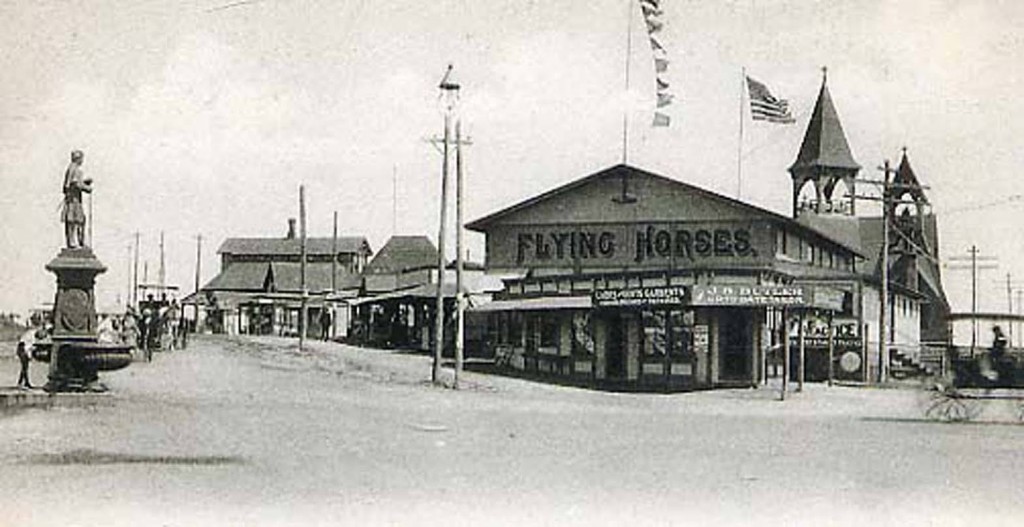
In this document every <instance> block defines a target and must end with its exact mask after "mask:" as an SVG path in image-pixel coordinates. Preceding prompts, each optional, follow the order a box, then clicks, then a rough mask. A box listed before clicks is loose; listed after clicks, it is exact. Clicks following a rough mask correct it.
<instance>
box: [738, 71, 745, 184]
mask: <svg viewBox="0 0 1024 527" xmlns="http://www.w3.org/2000/svg"><path fill="white" fill-rule="evenodd" d="M746 84H747V68H746V67H745V66H744V67H742V68H740V137H739V141H738V143H737V145H736V199H742V197H743V117H744V115H743V92H744V91H745V90H746V89H747V86H746Z"/></svg>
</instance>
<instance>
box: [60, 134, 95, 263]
mask: <svg viewBox="0 0 1024 527" xmlns="http://www.w3.org/2000/svg"><path fill="white" fill-rule="evenodd" d="M84 162H85V154H84V153H83V152H82V151H81V150H72V151H71V163H70V164H68V168H67V170H65V171H64V210H63V212H62V213H61V220H62V221H63V222H64V239H65V242H66V246H67V248H69V249H78V248H80V247H85V222H86V217H85V209H84V208H83V207H82V193H83V192H88V193H91V192H92V180H91V179H87V178H86V177H85V173H84V172H82V163H84ZM89 243H92V240H89Z"/></svg>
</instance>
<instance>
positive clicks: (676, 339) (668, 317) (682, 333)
mask: <svg viewBox="0 0 1024 527" xmlns="http://www.w3.org/2000/svg"><path fill="white" fill-rule="evenodd" d="M641 323H642V327H643V346H642V350H643V354H644V356H645V357H664V356H665V353H666V352H667V353H670V354H671V355H672V356H675V357H681V356H684V355H687V354H689V353H690V350H691V348H692V347H693V324H694V313H693V310H679V309H675V310H669V311H661V310H659V311H644V312H643V314H642V317H641Z"/></svg>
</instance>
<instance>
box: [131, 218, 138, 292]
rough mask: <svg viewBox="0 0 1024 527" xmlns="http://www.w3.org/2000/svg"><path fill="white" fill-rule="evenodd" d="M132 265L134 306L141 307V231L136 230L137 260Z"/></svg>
mask: <svg viewBox="0 0 1024 527" xmlns="http://www.w3.org/2000/svg"><path fill="white" fill-rule="evenodd" d="M132 265H133V266H132V285H133V287H132V296H131V298H132V306H133V307H139V231H135V262H134V264H132Z"/></svg>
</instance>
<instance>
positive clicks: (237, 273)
mask: <svg viewBox="0 0 1024 527" xmlns="http://www.w3.org/2000/svg"><path fill="white" fill-rule="evenodd" d="M269 265H270V264H268V263H267V262H236V263H233V264H231V265H229V266H228V267H227V269H224V270H223V271H221V272H220V273H219V274H218V275H217V276H215V277H213V279H211V280H210V281H209V282H207V283H206V285H204V286H203V288H202V289H203V290H204V291H263V289H264V286H265V280H266V278H267V269H268V266H269Z"/></svg>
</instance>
